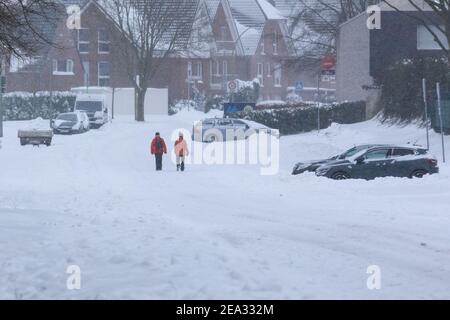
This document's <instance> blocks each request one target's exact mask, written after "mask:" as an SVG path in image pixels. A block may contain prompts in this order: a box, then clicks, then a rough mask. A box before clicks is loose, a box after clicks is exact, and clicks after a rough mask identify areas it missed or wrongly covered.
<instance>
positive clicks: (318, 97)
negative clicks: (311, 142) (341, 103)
mask: <svg viewBox="0 0 450 320" xmlns="http://www.w3.org/2000/svg"><path fill="white" fill-rule="evenodd" d="M320 75H321V70H320V69H319V73H318V74H317V132H319V133H320Z"/></svg>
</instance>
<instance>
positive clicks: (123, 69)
mask: <svg viewBox="0 0 450 320" xmlns="http://www.w3.org/2000/svg"><path fill="white" fill-rule="evenodd" d="M60 1H62V2H63V4H64V5H65V6H70V5H78V6H79V7H80V8H81V12H80V17H81V29H79V30H69V29H68V28H67V14H65V12H62V13H61V17H62V18H61V21H60V23H58V24H57V26H55V28H54V29H53V30H52V39H53V42H54V43H56V44H57V46H55V47H48V48H45V49H44V50H42V51H41V52H40V53H39V54H38V55H37V56H36V57H33V58H32V59H30V60H29V61H25V62H24V61H15V59H14V58H12V59H11V60H9V61H8V63H7V67H6V72H5V79H6V81H5V82H6V83H5V89H6V91H7V92H12V91H29V92H36V91H63V90H70V89H71V88H73V87H81V86H91V87H92V86H108V87H132V84H131V81H130V79H129V77H128V74H127V66H126V63H125V62H124V60H123V59H122V58H121V56H120V54H119V52H117V50H118V49H117V46H116V45H115V44H116V43H118V41H120V40H119V39H120V38H121V37H120V34H119V31H118V29H117V28H116V26H115V23H114V21H113V19H112V18H111V17H110V16H109V15H108V14H107V12H106V11H105V10H104V9H103V8H102V6H101V5H100V4H99V3H98V2H97V1H95V0H60ZM292 3H293V0H281V1H270V0H198V2H197V3H196V6H197V7H196V8H195V9H196V14H195V17H194V16H193V19H192V21H190V23H189V24H192V32H191V34H190V38H189V39H187V46H186V50H185V51H184V52H179V53H177V54H176V55H173V56H172V57H171V58H169V60H166V61H165V62H164V64H163V65H161V66H160V69H159V72H158V74H157V76H156V77H155V78H154V79H153V80H152V81H151V87H154V88H168V89H169V99H170V101H174V100H177V99H188V98H192V97H193V96H194V94H195V93H201V94H204V95H205V96H213V95H224V94H226V92H227V84H228V81H230V80H233V79H241V80H252V79H255V78H257V79H258V80H259V82H260V84H261V92H260V100H280V99H285V98H286V95H287V92H288V88H289V87H292V86H294V85H295V83H296V82H298V81H299V80H301V81H302V82H303V83H304V84H305V86H310V87H317V79H316V77H315V75H314V74H312V75H311V74H309V73H308V72H306V71H303V70H300V71H299V70H297V69H294V68H292V67H291V65H290V64H289V61H291V60H295V59H297V58H298V54H297V53H296V50H295V45H294V44H293V43H292V40H291V38H290V32H291V31H290V30H289V22H290V18H291V17H290V14H291V13H292V6H291V4H292ZM187 28H189V25H187ZM161 63H162V62H161ZM328 85H329V86H331V88H333V86H334V83H329V84H328Z"/></svg>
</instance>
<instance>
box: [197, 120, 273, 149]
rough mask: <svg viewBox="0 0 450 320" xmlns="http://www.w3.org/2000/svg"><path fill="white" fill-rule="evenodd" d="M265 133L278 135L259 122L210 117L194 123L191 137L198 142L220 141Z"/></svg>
mask: <svg viewBox="0 0 450 320" xmlns="http://www.w3.org/2000/svg"><path fill="white" fill-rule="evenodd" d="M262 132H264V133H266V134H269V135H275V136H277V137H278V136H279V132H278V130H274V129H271V128H269V127H267V126H265V125H262V124H260V123H257V122H254V121H249V120H243V119H229V118H210V119H205V120H202V121H198V122H196V123H195V124H194V128H193V133H192V139H193V140H195V141H200V142H208V143H210V142H221V141H232V140H239V139H246V138H248V137H249V136H251V135H252V134H259V133H262Z"/></svg>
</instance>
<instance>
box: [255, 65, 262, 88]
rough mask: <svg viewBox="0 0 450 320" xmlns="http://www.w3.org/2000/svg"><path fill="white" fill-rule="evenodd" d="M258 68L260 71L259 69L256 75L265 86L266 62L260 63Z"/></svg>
mask: <svg viewBox="0 0 450 320" xmlns="http://www.w3.org/2000/svg"><path fill="white" fill-rule="evenodd" d="M257 68H258V71H257V75H256V77H257V78H258V80H259V84H260V85H261V86H263V85H264V64H262V63H258V65H257Z"/></svg>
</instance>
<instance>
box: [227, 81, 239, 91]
mask: <svg viewBox="0 0 450 320" xmlns="http://www.w3.org/2000/svg"><path fill="white" fill-rule="evenodd" d="M228 88H229V89H230V90H231V91H234V90H236V88H237V83H236V81H235V80H233V81H230V82H229V83H228Z"/></svg>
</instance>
